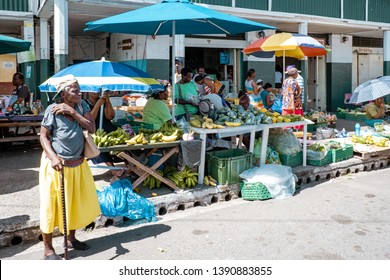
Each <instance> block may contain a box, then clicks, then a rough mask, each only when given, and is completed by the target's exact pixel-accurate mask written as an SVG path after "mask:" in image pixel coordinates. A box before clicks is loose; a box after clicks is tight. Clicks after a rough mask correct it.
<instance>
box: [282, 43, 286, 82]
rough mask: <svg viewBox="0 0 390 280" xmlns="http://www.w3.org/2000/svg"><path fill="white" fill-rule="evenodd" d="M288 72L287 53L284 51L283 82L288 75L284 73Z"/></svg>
mask: <svg viewBox="0 0 390 280" xmlns="http://www.w3.org/2000/svg"><path fill="white" fill-rule="evenodd" d="M285 71H286V51H285V50H283V72H282V73H283V82H284V79H285V78H286V74H285V73H284V72H285Z"/></svg>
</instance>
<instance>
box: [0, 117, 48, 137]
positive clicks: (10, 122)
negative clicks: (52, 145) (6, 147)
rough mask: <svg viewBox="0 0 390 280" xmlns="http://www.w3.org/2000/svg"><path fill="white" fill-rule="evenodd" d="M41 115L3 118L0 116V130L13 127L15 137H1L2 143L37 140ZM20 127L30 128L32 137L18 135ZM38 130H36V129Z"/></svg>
mask: <svg viewBox="0 0 390 280" xmlns="http://www.w3.org/2000/svg"><path fill="white" fill-rule="evenodd" d="M42 119H43V116H42V115H20V116H5V115H0V129H2V128H13V127H15V128H16V129H15V136H9V137H4V136H3V137H2V138H0V143H2V142H13V141H26V140H36V139H39V135H38V132H39V128H40V126H41V121H42ZM20 127H31V129H32V130H33V135H18V131H19V128H20ZM37 128H38V129H37Z"/></svg>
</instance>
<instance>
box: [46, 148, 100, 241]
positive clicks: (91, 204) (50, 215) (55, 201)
mask: <svg viewBox="0 0 390 280" xmlns="http://www.w3.org/2000/svg"><path fill="white" fill-rule="evenodd" d="M63 168H64V185H65V201H66V218H67V228H68V234H69V230H76V229H80V228H83V227H85V226H87V225H88V224H90V223H91V222H93V221H94V220H95V218H96V217H97V216H98V215H99V214H100V206H99V201H98V197H97V194H96V188H95V182H94V180H93V176H92V173H91V170H90V168H89V166H88V164H87V161H86V160H84V162H83V163H82V164H81V165H79V166H77V167H63ZM39 190H40V205H41V209H40V228H41V230H42V232H43V233H52V232H53V230H54V228H55V227H58V229H59V231H60V232H62V233H63V229H64V227H63V219H62V203H61V180H60V172H59V171H56V170H54V169H53V168H52V167H51V164H50V160H49V159H48V158H46V156H45V155H44V154H42V157H41V166H40V171H39Z"/></svg>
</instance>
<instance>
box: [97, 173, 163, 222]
mask: <svg viewBox="0 0 390 280" xmlns="http://www.w3.org/2000/svg"><path fill="white" fill-rule="evenodd" d="M97 195H98V199H99V204H100V210H101V211H102V213H103V215H105V216H107V217H115V216H124V217H127V218H129V219H132V220H138V219H147V220H148V221H149V222H154V221H156V214H155V213H154V204H153V202H151V201H149V200H147V199H146V198H144V197H142V196H140V195H138V194H136V193H134V192H133V188H132V186H131V182H130V181H129V180H127V179H122V180H117V181H115V182H113V183H112V184H111V185H110V186H107V187H104V189H103V191H97Z"/></svg>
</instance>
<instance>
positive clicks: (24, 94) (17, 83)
mask: <svg viewBox="0 0 390 280" xmlns="http://www.w3.org/2000/svg"><path fill="white" fill-rule="evenodd" d="M12 84H13V85H14V87H15V88H14V90H13V92H12V95H15V96H17V99H16V100H15V102H14V103H24V104H27V103H28V102H30V94H31V93H30V90H29V89H28V87H27V86H26V85H25V84H24V75H23V74H22V73H19V72H18V73H15V74H14V75H13V77H12ZM10 105H12V104H10Z"/></svg>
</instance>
